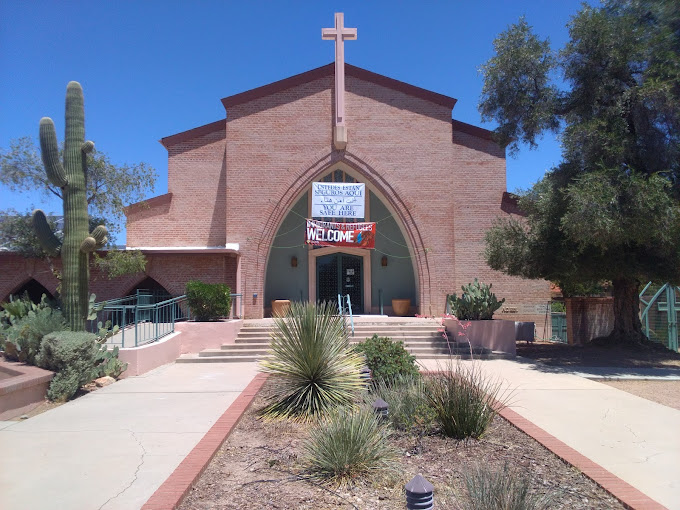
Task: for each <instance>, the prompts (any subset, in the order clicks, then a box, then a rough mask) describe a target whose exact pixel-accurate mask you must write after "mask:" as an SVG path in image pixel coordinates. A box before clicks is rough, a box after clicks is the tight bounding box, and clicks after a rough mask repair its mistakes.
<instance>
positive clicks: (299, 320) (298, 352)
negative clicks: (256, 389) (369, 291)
mask: <svg viewBox="0 0 680 510" xmlns="http://www.w3.org/2000/svg"><path fill="white" fill-rule="evenodd" d="M274 323H275V325H276V329H275V332H274V333H273V335H272V337H273V338H272V344H271V351H272V356H271V358H270V359H267V360H264V361H262V363H261V369H262V371H264V372H267V373H269V374H272V375H273V376H274V381H273V384H272V387H273V393H272V395H271V397H270V401H269V403H268V405H267V406H266V407H265V408H264V409H262V411H261V412H262V414H263V415H264V416H266V417H271V418H292V419H296V420H300V421H308V420H310V419H313V418H318V417H323V416H324V415H325V414H327V413H328V412H329V411H331V410H333V409H336V408H338V407H342V406H348V405H352V404H353V402H354V401H355V400H356V398H357V396H358V395H359V393H360V392H361V390H362V389H363V387H364V381H363V380H362V379H361V376H360V373H361V369H362V367H363V365H364V360H363V359H362V357H361V355H360V354H359V353H357V352H356V351H355V350H354V349H352V348H351V347H350V345H349V339H348V332H347V328H346V327H345V320H344V318H343V317H342V316H340V315H338V310H337V308H336V306H335V305H334V304H326V303H322V304H320V305H317V304H315V303H292V304H291V307H290V310H289V312H288V314H287V315H286V316H285V317H276V318H274Z"/></svg>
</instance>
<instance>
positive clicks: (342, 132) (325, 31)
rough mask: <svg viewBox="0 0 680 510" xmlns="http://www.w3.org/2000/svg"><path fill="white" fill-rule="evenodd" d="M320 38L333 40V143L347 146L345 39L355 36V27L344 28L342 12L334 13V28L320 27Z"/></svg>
mask: <svg viewBox="0 0 680 510" xmlns="http://www.w3.org/2000/svg"><path fill="white" fill-rule="evenodd" d="M321 38H322V39H324V40H334V41H335V126H334V129H333V144H334V145H335V148H336V149H344V148H345V147H346V146H347V127H346V126H345V39H346V40H348V41H354V40H356V38H357V29H356V28H345V24H344V14H343V13H341V12H336V13H335V28H322V29H321Z"/></svg>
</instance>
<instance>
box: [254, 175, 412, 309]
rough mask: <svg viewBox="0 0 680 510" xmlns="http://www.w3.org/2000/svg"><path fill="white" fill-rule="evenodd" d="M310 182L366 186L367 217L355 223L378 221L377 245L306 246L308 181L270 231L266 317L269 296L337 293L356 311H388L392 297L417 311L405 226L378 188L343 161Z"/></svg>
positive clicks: (327, 297)
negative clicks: (272, 232)
mask: <svg viewBox="0 0 680 510" xmlns="http://www.w3.org/2000/svg"><path fill="white" fill-rule="evenodd" d="M314 180H319V181H327V182H365V183H366V184H367V201H366V218H362V219H358V220H355V221H371V222H376V223H377V233H376V240H375V249H373V250H364V249H359V248H343V247H337V248H336V247H317V248H312V247H309V246H306V245H305V244H304V239H305V219H306V218H309V217H310V215H311V207H310V197H309V193H310V191H309V189H310V188H311V182H310V183H309V185H308V187H307V189H306V190H305V191H303V192H302V193H301V195H299V197H298V199H297V200H296V201H295V202H294V205H293V207H291V209H290V210H289V211H288V213H287V214H286V215H285V216H284V218H283V220H282V221H281V223H280V225H279V227H278V229H277V231H276V234H275V235H274V239H273V242H272V244H271V247H270V251H269V257H268V259H267V266H266V271H265V282H264V309H265V315H268V314H269V313H270V306H271V305H270V303H271V302H272V301H273V300H278V299H288V300H291V301H307V300H312V301H337V295H338V294H342V295H346V294H350V296H351V300H352V305H353V311H354V313H362V314H363V313H365V314H377V313H380V312H381V311H382V312H384V313H385V314H391V312H392V309H391V302H392V299H410V300H411V304H412V306H413V307H414V308H413V311H416V310H417V306H418V290H417V278H416V273H415V271H414V260H413V255H412V251H411V249H410V248H409V246H408V242H407V240H406V239H405V237H404V233H403V230H404V229H403V228H402V226H401V225H400V223H399V220H398V219H397V218H395V215H394V214H393V213H392V212H391V210H390V208H389V207H388V206H387V204H386V200H385V199H384V198H383V197H382V196H381V194H380V193H379V191H378V190H377V189H376V188H375V186H374V185H373V184H372V183H370V182H367V179H365V178H364V177H363V176H362V175H361V173H360V172H357V171H356V170H354V169H353V168H351V167H350V166H349V165H347V164H344V163H342V162H340V163H335V164H333V165H332V166H330V167H329V168H327V170H326V171H325V172H322V173H321V175H320V176H319V177H318V178H316V179H314Z"/></svg>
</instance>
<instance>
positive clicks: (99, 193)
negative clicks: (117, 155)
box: [0, 136, 156, 241]
mask: <svg viewBox="0 0 680 510" xmlns="http://www.w3.org/2000/svg"><path fill="white" fill-rule="evenodd" d="M87 166H88V179H87V189H86V199H87V205H88V210H89V214H90V216H91V217H96V218H99V219H103V220H104V224H105V225H106V227H107V229H108V230H109V238H110V237H111V235H110V234H111V233H112V232H114V233H115V232H120V230H121V227H120V226H121V224H123V223H124V221H125V215H124V213H123V208H124V207H125V206H126V205H129V204H132V203H135V202H139V201H141V200H143V199H144V198H145V196H146V195H147V194H149V193H151V192H153V190H154V186H155V184H156V170H155V169H154V168H153V167H151V166H149V165H147V164H146V163H136V164H124V165H116V164H114V163H113V162H112V161H111V159H110V157H109V156H108V155H107V154H105V153H103V152H99V151H97V150H96V149H95V150H93V151H92V152H91V153H89V154H88V155H87ZM0 184H2V185H4V186H6V187H7V188H8V189H10V190H11V191H14V192H20V193H28V192H35V191H38V192H41V193H42V194H43V195H44V196H51V195H54V196H57V197H59V198H63V197H62V189H61V188H59V187H57V186H55V185H54V184H53V183H51V182H50V180H49V179H48V178H47V175H46V174H45V170H44V167H43V163H42V159H41V157H40V150H39V148H38V147H37V146H36V143H35V140H34V139H33V138H31V137H28V136H25V137H22V138H18V139H15V140H11V141H10V145H9V149H1V150H0ZM3 213H4V215H7V214H9V212H8V211H3ZM3 213H0V215H2V214H3ZM1 230H2V225H0V232H1ZM1 235H2V234H1V233H0V236H1ZM109 241H110V239H109Z"/></svg>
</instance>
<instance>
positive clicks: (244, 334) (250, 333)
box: [238, 329, 270, 338]
mask: <svg viewBox="0 0 680 510" xmlns="http://www.w3.org/2000/svg"><path fill="white" fill-rule="evenodd" d="M238 336H240V337H243V338H249V337H252V336H270V332H269V331H243V329H241V331H239V332H238Z"/></svg>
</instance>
